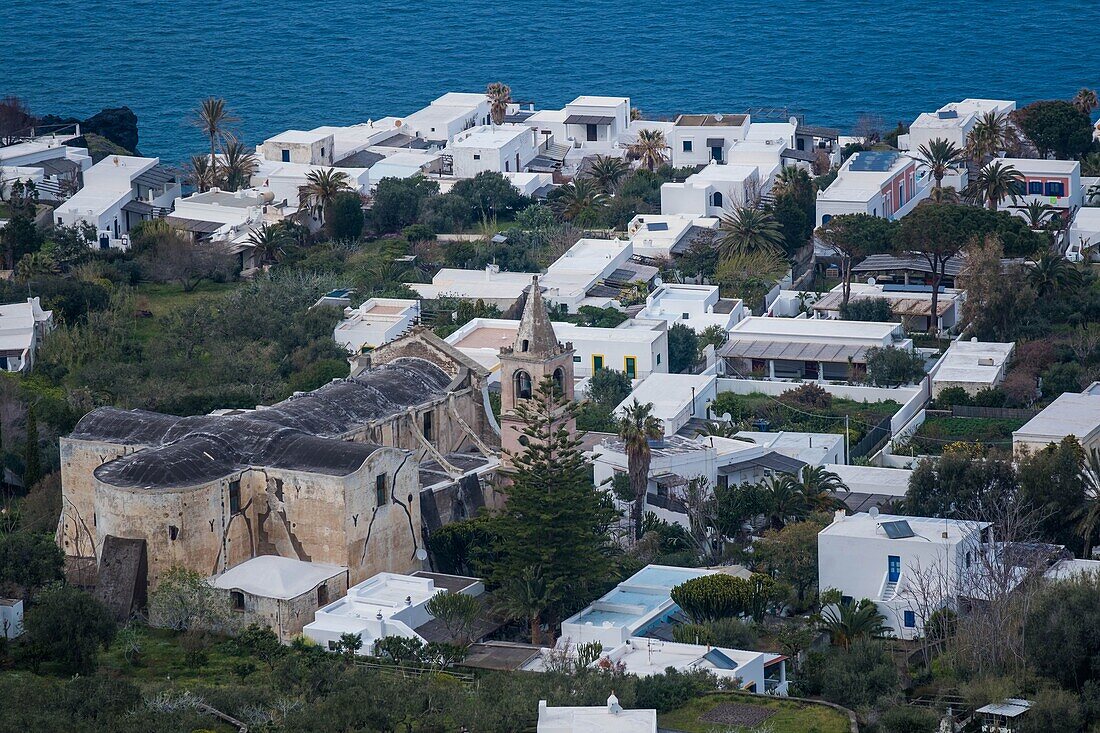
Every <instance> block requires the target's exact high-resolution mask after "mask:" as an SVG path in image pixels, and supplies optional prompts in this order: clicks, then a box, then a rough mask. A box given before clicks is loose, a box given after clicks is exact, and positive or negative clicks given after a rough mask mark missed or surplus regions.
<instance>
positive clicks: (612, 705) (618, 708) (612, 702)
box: [607, 690, 623, 715]
mask: <svg viewBox="0 0 1100 733" xmlns="http://www.w3.org/2000/svg"><path fill="white" fill-rule="evenodd" d="M622 711H623V706H622V705H620V704H619V698H617V697H615V691H614V690H612V691H611V696H610V697H609V698H607V712H609V713H611V714H612V715H618V714H619V713H621V712H622Z"/></svg>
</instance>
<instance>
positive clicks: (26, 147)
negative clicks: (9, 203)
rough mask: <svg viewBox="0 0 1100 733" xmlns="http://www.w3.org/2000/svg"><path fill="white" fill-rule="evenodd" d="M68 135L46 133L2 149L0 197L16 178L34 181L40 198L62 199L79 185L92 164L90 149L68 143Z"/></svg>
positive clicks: (3, 196)
mask: <svg viewBox="0 0 1100 733" xmlns="http://www.w3.org/2000/svg"><path fill="white" fill-rule="evenodd" d="M69 139H70V138H69V136H60V137H55V136H46V137H40V138H37V139H35V140H28V141H26V142H21V143H16V144H15V145H8V146H6V147H2V148H0V198H7V196H8V192H9V190H10V187H11V184H12V183H14V182H15V181H23V182H24V183H28V182H33V183H34V185H35V188H36V190H37V191H38V195H39V198H41V199H42V200H48V201H60V200H62V199H64V198H66V196H65V195H64V193H63V192H64V191H66V190H68V191H69V193H73V192H74V191H73V190H72V189H73V187H74V184H75V187H76V188H79V187H80V185H81V183H82V181H83V174H84V171H86V170H88V169H89V168H91V167H92V158H91V156H90V155H88V150H87V148H76V147H72V146H69V145H66V144H65V143H66V141H68V140H69Z"/></svg>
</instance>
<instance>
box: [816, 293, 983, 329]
mask: <svg viewBox="0 0 1100 733" xmlns="http://www.w3.org/2000/svg"><path fill="white" fill-rule="evenodd" d="M879 298H881V299H884V300H888V301H890V310H891V311H892V312H893V314H894V315H895V316H897V317H898V318H899V319H901V322H902V323H903V324H904V325H905V328H906V330H909V331H929V330H931V328H932V327H933V326H934V327H935V329H936V331H937V332H946V331H950V330H951V329H952V328H954V327H955V325H956V324H958V322H959V319H960V318H961V316H962V304H963V301H964V300H965V299H966V293H965V292H964V291H962V290H957V289H955V288H945V287H943V286H941V287H940V293H939V297H938V298H937V299H936V317H935V318H934V319H933V318H932V316H931V314H932V286H930V285H917V284H913V285H906V284H903V283H898V284H892V283H874V284H872V283H861V282H853V283H852V285H851V289H850V290H849V294H848V301H849V302H852V301H856V300H874V299H879ZM843 300H844V286H843V285H837V286H836V287H835V288H833V289H832V290H830V291H829V292H828V293H825V294H824V295H822V296H821V297H819V298H818V299H817V300H815V301H813V305H812V306H811V309H812V310H813V312H814V313H815V314H816V315H818V316H820V317H824V318H839V317H840V304H841V303H842V302H843Z"/></svg>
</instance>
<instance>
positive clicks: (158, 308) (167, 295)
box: [135, 280, 239, 342]
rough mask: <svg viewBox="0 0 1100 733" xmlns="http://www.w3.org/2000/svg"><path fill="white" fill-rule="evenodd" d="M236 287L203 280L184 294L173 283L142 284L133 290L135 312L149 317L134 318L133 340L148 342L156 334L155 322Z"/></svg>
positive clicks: (235, 284)
mask: <svg viewBox="0 0 1100 733" xmlns="http://www.w3.org/2000/svg"><path fill="white" fill-rule="evenodd" d="M238 284H239V283H215V282H210V281H208V280H204V281H202V282H201V283H199V285H198V287H196V288H195V289H194V290H192V291H191V292H190V293H186V292H184V290H183V287H181V286H180V285H177V284H176V283H167V284H164V285H157V284H152V283H145V284H142V285H139V286H138V287H137V288H135V291H136V295H137V310H138V311H148V312H149V313H151V314H152V317H144V318H138V319H137V324H136V331H137V336H138V338H140V339H141V340H142V341H146V342H147V341H149V340H150V339H151V338H152V337H153V336H155V335H157V334H158V333H159V332H160V324H159V320H160V319H162V318H164V316H166V315H167V314H169V313H171V312H172V311H174V310H176V309H178V308H180V307H181V306H184V305H187V304H188V303H195V302H199V301H202V300H211V299H213V298H216V297H218V296H221V295H224V294H225V293H228V292H229V291H231V290H233V289H234V288H235V287H237V285H238Z"/></svg>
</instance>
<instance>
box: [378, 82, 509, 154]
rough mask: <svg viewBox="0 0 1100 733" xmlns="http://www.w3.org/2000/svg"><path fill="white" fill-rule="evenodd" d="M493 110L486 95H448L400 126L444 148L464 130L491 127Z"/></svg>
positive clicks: (471, 93)
mask: <svg viewBox="0 0 1100 733" xmlns="http://www.w3.org/2000/svg"><path fill="white" fill-rule="evenodd" d="M490 107H491V105H490V103H489V98H488V97H487V96H486V95H485V93H484V92H447V93H446V94H444V95H442V96H440V97H438V98H436V99H434V100H432V102H431V104H429V105H428V106H427V107H423V108H422V109H419V110H417V111H416V112H413V113H412V114H410V115H408V116H406V117H405V118H404V119H403V120H398V122H400V123H401V125H402V126H404V127H405V128H407V129H408V131H409V134H411V135H413V136H415V137H419V138H423V139H424V140H427V141H428V142H430V143H433V144H435V145H438V146H439V147H443V146H444V145H446V144H447V143H448V142H450V141H451V140H453V139H454V137H455V136H456V135H458V134H459V133H460V132H462V131H463V130H469V129H470V128H472V127H476V126H477V125H488V124H489V123H490V122H491V121H492V120H491V117H490V114H489V111H490Z"/></svg>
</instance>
